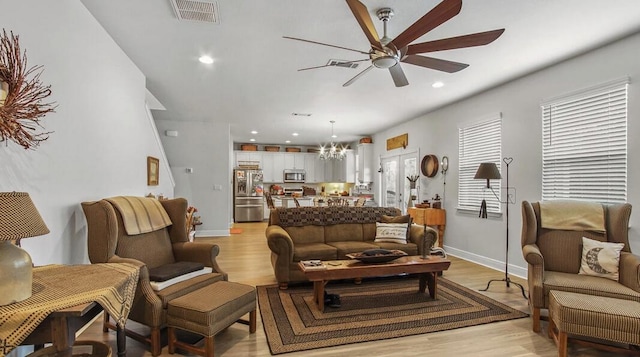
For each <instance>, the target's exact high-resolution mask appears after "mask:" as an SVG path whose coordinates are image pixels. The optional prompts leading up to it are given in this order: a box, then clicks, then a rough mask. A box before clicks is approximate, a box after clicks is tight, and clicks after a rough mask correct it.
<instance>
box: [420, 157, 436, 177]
mask: <svg viewBox="0 0 640 357" xmlns="http://www.w3.org/2000/svg"><path fill="white" fill-rule="evenodd" d="M421 169H422V174H423V175H425V176H427V177H434V176H435V175H436V174H437V173H438V157H437V156H435V155H425V157H423V158H422V165H421Z"/></svg>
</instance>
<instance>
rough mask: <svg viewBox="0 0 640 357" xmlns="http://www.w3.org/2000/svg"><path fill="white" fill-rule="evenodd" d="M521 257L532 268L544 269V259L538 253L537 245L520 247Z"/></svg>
mask: <svg viewBox="0 0 640 357" xmlns="http://www.w3.org/2000/svg"><path fill="white" fill-rule="evenodd" d="M522 256H523V257H524V260H526V261H527V263H529V264H531V265H533V266H541V267H542V268H543V269H544V258H543V257H542V253H540V248H538V245H537V244H526V245H523V246H522Z"/></svg>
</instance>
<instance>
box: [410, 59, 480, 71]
mask: <svg viewBox="0 0 640 357" xmlns="http://www.w3.org/2000/svg"><path fill="white" fill-rule="evenodd" d="M402 62H405V63H410V64H413V65H416V66H420V67H425V68H430V69H435V70H436V71H443V72H447V73H454V72H458V71H461V70H463V69H465V68H467V67H469V65H468V64H466V63H460V62H453V61H447V60H441V59H438V58H433V57H425V56H418V55H408V56H407V57H405V58H404V59H403V60H402Z"/></svg>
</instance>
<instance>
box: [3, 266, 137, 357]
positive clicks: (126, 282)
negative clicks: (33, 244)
mask: <svg viewBox="0 0 640 357" xmlns="http://www.w3.org/2000/svg"><path fill="white" fill-rule="evenodd" d="M138 275H139V270H138V268H137V267H135V266H133V265H129V264H90V265H47V266H42V267H36V268H34V269H33V295H32V296H31V297H29V298H28V299H26V300H23V301H20V302H16V303H13V304H9V305H5V306H0V322H2V323H0V357H4V356H5V355H6V354H7V353H9V352H10V351H11V350H13V349H14V348H15V347H17V346H19V345H20V344H23V343H35V344H42V343H43V342H52V343H53V345H54V346H55V348H56V351H58V352H61V355H63V354H70V352H71V350H70V346H71V345H72V344H73V340H74V339H75V335H74V334H73V333H72V332H71V331H70V330H72V329H74V328H75V327H76V326H75V325H74V324H69V321H68V318H70V317H72V316H76V317H79V318H82V317H85V316H86V317H88V316H90V315H93V316H95V314H96V313H97V312H99V309H104V310H105V311H106V312H107V313H109V315H111V316H113V317H114V318H115V319H116V321H117V322H118V325H119V326H121V327H122V328H124V325H125V322H126V320H127V317H128V315H129V311H130V309H131V304H132V303H133V297H134V294H135V289H136V285H137V283H138ZM98 305H99V306H98ZM43 324H49V325H50V326H49V327H47V326H42V325H43ZM47 328H50V331H52V332H53V333H51V334H49V333H46V330H47ZM42 329H44V331H45V335H42V334H41V333H40V331H41V330H42ZM60 329H63V330H62V331H60ZM74 332H75V331H74ZM32 333H33V334H34V335H33V336H30V335H31V334H32ZM47 339H48V341H47ZM118 349H119V351H118V352H119V353H118V355H119V356H124V355H125V353H126V350H125V349H124V339H122V341H120V340H119V341H118Z"/></svg>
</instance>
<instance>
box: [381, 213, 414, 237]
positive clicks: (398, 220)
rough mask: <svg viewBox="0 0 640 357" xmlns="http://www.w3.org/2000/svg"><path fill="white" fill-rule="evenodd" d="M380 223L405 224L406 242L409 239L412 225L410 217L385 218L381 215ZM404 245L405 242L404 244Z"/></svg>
mask: <svg viewBox="0 0 640 357" xmlns="http://www.w3.org/2000/svg"><path fill="white" fill-rule="evenodd" d="M380 223H407V241H409V238H410V237H411V224H412V223H413V218H411V216H410V215H408V214H407V215H404V216H387V215H383V216H382V217H380ZM405 243H406V242H405Z"/></svg>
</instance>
